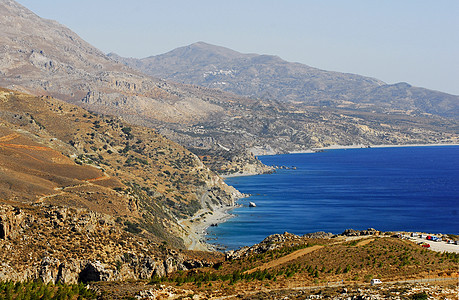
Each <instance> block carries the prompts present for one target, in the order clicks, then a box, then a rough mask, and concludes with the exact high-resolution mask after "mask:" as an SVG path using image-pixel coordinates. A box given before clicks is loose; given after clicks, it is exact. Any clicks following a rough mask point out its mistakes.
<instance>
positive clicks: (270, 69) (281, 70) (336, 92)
mask: <svg viewBox="0 0 459 300" xmlns="http://www.w3.org/2000/svg"><path fill="white" fill-rule="evenodd" d="M109 56H110V57H112V58H113V59H115V60H117V61H120V62H123V63H124V64H126V65H128V66H130V67H132V68H135V69H137V70H139V71H142V72H143V73H145V74H149V75H152V76H156V77H161V78H164V79H167V80H171V81H175V82H181V83H186V84H196V85H200V86H205V87H210V88H219V89H222V90H225V91H228V92H232V93H236V94H238V95H242V96H248V97H255V98H259V99H275V100H278V101H280V102H295V103H302V104H306V105H321V106H327V107H341V108H351V109H357V110H365V111H375V110H376V111H383V112H389V113H391V112H392V113H393V112H396V111H398V110H404V111H406V110H414V111H418V112H421V113H429V114H437V115H441V116H445V117H454V118H457V117H458V116H459V96H454V95H449V94H446V93H441V92H438V91H432V90H428V89H424V88H419V87H413V86H411V85H409V84H407V83H403V82H402V83H396V84H386V83H384V82H382V81H381V80H377V79H374V78H370V77H364V76H360V75H356V74H349V73H339V72H331V71H325V70H320V69H317V68H313V67H310V66H307V65H304V64H300V63H291V62H287V61H285V60H282V59H281V58H279V57H277V56H272V55H258V54H242V53H239V52H236V51H234V50H231V49H228V48H224V47H219V46H215V45H210V44H207V43H204V42H198V43H195V44H192V45H189V46H185V47H180V48H177V49H174V50H172V51H170V52H168V53H165V54H161V55H156V56H150V57H147V58H143V59H133V58H122V57H120V56H118V55H116V54H114V53H111V54H109Z"/></svg>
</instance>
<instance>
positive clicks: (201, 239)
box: [179, 204, 240, 251]
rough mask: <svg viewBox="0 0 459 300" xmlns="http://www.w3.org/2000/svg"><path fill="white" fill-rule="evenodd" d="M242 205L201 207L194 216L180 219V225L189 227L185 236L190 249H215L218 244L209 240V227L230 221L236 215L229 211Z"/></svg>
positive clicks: (186, 244)
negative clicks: (211, 208) (213, 243)
mask: <svg viewBox="0 0 459 300" xmlns="http://www.w3.org/2000/svg"><path fill="white" fill-rule="evenodd" d="M238 207H240V205H239V204H236V205H232V206H219V207H213V211H212V210H210V209H201V210H199V211H198V212H197V213H196V214H195V215H194V216H193V217H191V218H188V219H183V220H180V221H179V224H180V226H182V228H184V229H185V227H187V229H188V230H187V231H188V233H189V234H188V235H187V236H186V237H185V238H184V242H185V246H186V247H187V249H188V250H197V251H215V250H217V249H216V246H215V245H212V244H210V243H208V242H207V239H206V237H207V235H208V233H207V229H209V227H211V226H215V225H218V224H221V223H224V222H226V221H228V220H229V219H231V218H233V217H234V216H235V215H233V214H231V213H229V211H231V210H233V209H235V208H238Z"/></svg>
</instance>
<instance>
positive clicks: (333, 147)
mask: <svg viewBox="0 0 459 300" xmlns="http://www.w3.org/2000/svg"><path fill="white" fill-rule="evenodd" d="M441 146H459V144H456V143H450V144H441V143H438V144H404V145H386V144H382V145H364V144H354V145H330V146H327V147H318V148H311V149H308V150H304V151H291V152H289V154H301V153H315V152H317V151H322V150H346V149H366V148H369V149H371V148H401V147H441ZM274 155H276V154H274Z"/></svg>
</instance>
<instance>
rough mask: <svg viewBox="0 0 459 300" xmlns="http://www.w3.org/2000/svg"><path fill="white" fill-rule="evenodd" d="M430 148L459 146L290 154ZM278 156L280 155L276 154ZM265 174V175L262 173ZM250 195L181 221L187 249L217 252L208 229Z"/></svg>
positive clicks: (329, 148) (382, 146)
mask: <svg viewBox="0 0 459 300" xmlns="http://www.w3.org/2000/svg"><path fill="white" fill-rule="evenodd" d="M430 146H459V144H406V145H370V147H369V146H368V145H363V144H356V145H347V146H343V145H331V146H328V147H322V148H312V149H310V150H306V151H292V152H289V153H288V154H301V153H316V152H317V151H321V150H346V149H366V148H367V149H368V148H370V149H371V148H399V147H430ZM274 155H278V154H274ZM261 174H263V173H261ZM261 174H260V173H252V172H243V173H237V174H228V175H219V176H220V177H221V178H222V179H223V180H225V179H227V178H234V177H246V176H254V175H261ZM248 196H249V195H244V197H241V198H239V199H237V200H236V202H235V203H236V204H235V205H233V206H218V207H213V211H211V210H210V209H201V210H200V211H198V212H197V213H196V214H195V215H194V216H193V217H191V218H189V219H184V220H180V221H179V224H180V225H181V226H182V227H184V226H186V227H188V230H187V231H188V232H189V234H188V235H187V236H186V237H185V239H184V240H185V244H186V247H187V249H189V250H201V251H216V250H217V246H216V245H213V244H210V243H209V242H208V240H207V236H208V232H207V230H208V228H209V227H211V226H212V225H214V224H216V225H219V224H221V223H224V222H226V221H228V220H229V219H231V218H233V217H235V215H234V214H231V213H230V212H229V211H231V210H233V209H235V208H238V207H241V206H242V205H241V204H239V203H237V201H239V200H240V199H242V198H246V197H248Z"/></svg>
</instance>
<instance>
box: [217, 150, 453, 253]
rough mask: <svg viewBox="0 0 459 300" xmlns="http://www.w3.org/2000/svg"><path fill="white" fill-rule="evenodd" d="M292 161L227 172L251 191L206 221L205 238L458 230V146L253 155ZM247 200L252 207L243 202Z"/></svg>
mask: <svg viewBox="0 0 459 300" xmlns="http://www.w3.org/2000/svg"><path fill="white" fill-rule="evenodd" d="M259 159H260V160H261V161H262V162H263V163H265V164H266V165H274V166H287V167H296V169H295V170H294V169H280V170H277V172H276V173H274V174H265V175H256V176H244V177H233V178H227V179H226V182H227V183H228V184H229V185H233V186H234V187H236V188H237V189H238V190H239V191H241V192H243V193H247V194H251V195H252V196H251V197H250V198H247V199H241V200H240V201H239V203H240V204H241V205H242V207H239V208H236V209H234V210H233V211H231V213H232V214H234V215H235V217H234V218H232V219H230V220H228V221H227V222H225V223H223V224H220V225H219V226H218V227H211V228H210V229H209V230H208V237H209V240H210V241H209V242H211V243H213V244H218V245H223V246H225V247H226V248H227V249H237V248H240V247H243V246H250V245H253V244H255V243H258V242H260V241H262V240H263V239H264V238H265V237H266V236H268V235H271V234H274V233H283V232H285V231H287V232H291V233H294V234H298V235H303V234H306V233H309V232H317V231H326V232H332V233H335V234H337V233H342V232H343V231H344V230H345V229H348V228H352V229H356V230H363V229H367V228H370V227H373V228H376V229H378V230H381V231H416V232H418V231H419V232H431V233H453V234H459V214H458V212H459V171H458V167H459V146H435V147H429V146H427V147H394V148H365V149H346V150H327V151H324V152H319V153H303V154H286V155H274V156H260V157H259ZM249 201H252V202H255V203H256V205H257V207H249V205H248V204H249Z"/></svg>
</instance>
